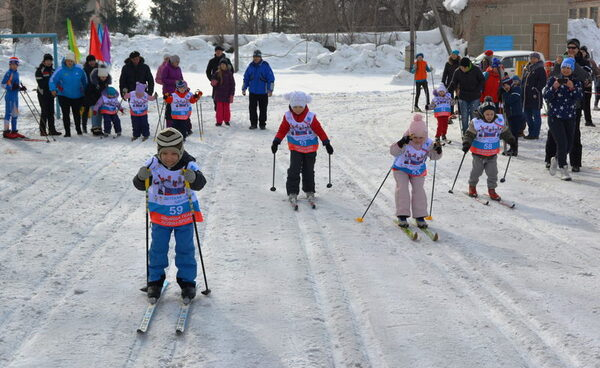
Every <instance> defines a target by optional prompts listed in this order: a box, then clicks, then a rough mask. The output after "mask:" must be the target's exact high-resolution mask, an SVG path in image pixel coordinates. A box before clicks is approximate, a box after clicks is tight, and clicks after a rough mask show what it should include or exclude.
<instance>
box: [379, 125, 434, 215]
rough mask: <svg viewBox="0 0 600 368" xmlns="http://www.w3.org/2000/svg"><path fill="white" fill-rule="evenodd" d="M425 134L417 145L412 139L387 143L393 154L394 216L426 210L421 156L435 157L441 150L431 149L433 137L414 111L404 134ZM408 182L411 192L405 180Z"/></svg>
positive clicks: (421, 135)
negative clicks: (405, 141)
mask: <svg viewBox="0 0 600 368" xmlns="http://www.w3.org/2000/svg"><path fill="white" fill-rule="evenodd" d="M411 134H413V135H415V136H418V137H425V138H426V139H425V143H423V144H422V145H420V146H418V145H416V144H415V143H413V142H412V141H411V142H409V143H408V144H405V145H403V146H402V147H400V146H399V145H398V143H397V142H394V143H393V144H392V145H391V146H390V153H391V154H392V156H394V157H396V161H395V162H394V166H393V167H392V170H393V172H394V179H396V216H406V217H410V215H411V208H412V217H414V218H418V217H425V216H427V215H428V213H427V194H425V186H424V184H425V176H426V175H427V169H426V166H425V160H426V159H427V158H429V159H431V160H439V159H440V158H441V157H442V154H439V153H437V152H436V151H435V148H434V147H433V141H432V140H431V139H430V138H428V137H427V127H426V125H425V122H424V121H423V117H422V116H421V115H419V114H415V116H414V117H413V121H412V122H411V124H410V127H409V128H408V130H407V131H406V132H405V133H404V135H405V136H409V135H411ZM409 183H410V185H411V186H412V194H411V193H410V192H409V189H408V184H409Z"/></svg>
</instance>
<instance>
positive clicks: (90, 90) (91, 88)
mask: <svg viewBox="0 0 600 368" xmlns="http://www.w3.org/2000/svg"><path fill="white" fill-rule="evenodd" d="M111 83H112V77H111V76H110V74H109V72H108V67H106V65H104V64H98V67H97V68H96V69H94V70H92V72H91V73H90V83H89V84H88V86H87V88H86V91H85V99H86V100H87V103H89V104H90V106H94V105H95V104H96V102H98V99H100V97H101V96H102V92H104V90H105V89H106V88H107V87H108V86H109V85H110V84H111ZM91 131H92V134H93V135H95V136H97V137H99V136H101V135H103V134H102V115H101V114H96V115H93V114H92V129H91Z"/></svg>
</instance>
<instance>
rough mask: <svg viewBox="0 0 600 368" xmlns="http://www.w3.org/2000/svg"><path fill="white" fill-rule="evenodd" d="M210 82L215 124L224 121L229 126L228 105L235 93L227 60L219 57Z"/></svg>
mask: <svg viewBox="0 0 600 368" xmlns="http://www.w3.org/2000/svg"><path fill="white" fill-rule="evenodd" d="M210 84H211V85H212V86H213V100H214V101H215V103H216V104H217V110H216V119H217V123H216V125H217V126H221V124H223V123H225V125H227V126H229V122H230V121H231V109H230V105H231V104H232V103H233V95H234V94H235V80H234V79H233V71H232V70H231V69H229V65H228V64H227V60H225V59H221V62H220V63H219V69H218V70H217V71H216V72H214V73H213V75H212V78H211V81H210Z"/></svg>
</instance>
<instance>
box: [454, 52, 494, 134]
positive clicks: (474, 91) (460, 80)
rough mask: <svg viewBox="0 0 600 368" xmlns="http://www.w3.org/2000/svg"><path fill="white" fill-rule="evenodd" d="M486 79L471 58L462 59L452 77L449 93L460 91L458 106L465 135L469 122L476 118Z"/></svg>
mask: <svg viewBox="0 0 600 368" xmlns="http://www.w3.org/2000/svg"><path fill="white" fill-rule="evenodd" d="M484 83H485V78H484V77H483V73H481V70H480V69H479V68H478V67H477V66H476V65H473V64H472V63H471V60H469V58H467V57H464V58H462V59H460V65H459V67H458V70H456V72H455V73H454V75H453V76H452V81H451V82H450V85H449V86H448V92H449V93H452V92H454V91H456V90H458V104H459V108H460V115H461V130H462V132H463V134H464V133H465V132H466V131H467V129H468V128H469V121H470V120H471V118H473V117H475V116H474V112H475V111H476V110H477V108H478V107H479V98H480V97H481V91H482V90H483V85H484Z"/></svg>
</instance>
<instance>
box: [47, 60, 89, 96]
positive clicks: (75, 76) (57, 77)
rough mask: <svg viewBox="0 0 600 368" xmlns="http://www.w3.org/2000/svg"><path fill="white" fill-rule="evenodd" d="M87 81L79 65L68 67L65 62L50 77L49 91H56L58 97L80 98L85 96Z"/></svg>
mask: <svg viewBox="0 0 600 368" xmlns="http://www.w3.org/2000/svg"><path fill="white" fill-rule="evenodd" d="M87 84H88V80H87V76H86V75H85V71H84V70H83V68H82V67H81V65H78V64H76V65H73V66H72V67H70V68H69V67H68V66H67V64H66V63H65V60H64V59H63V61H62V66H61V67H60V68H58V69H56V71H55V72H54V74H52V77H50V91H56V92H57V93H58V95H59V96H65V97H68V98H81V97H83V96H84V94H85V89H86V87H87Z"/></svg>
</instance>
